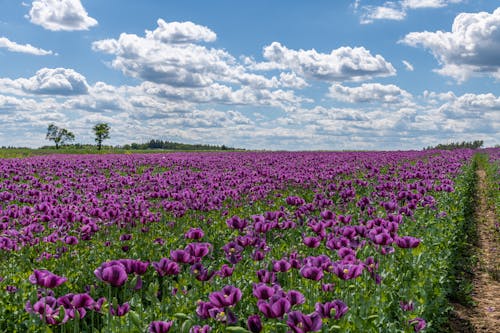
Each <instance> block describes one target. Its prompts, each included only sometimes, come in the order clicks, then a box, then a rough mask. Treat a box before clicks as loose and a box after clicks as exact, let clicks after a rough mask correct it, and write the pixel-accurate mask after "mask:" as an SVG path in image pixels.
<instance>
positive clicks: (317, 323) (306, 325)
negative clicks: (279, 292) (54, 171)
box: [286, 311, 323, 333]
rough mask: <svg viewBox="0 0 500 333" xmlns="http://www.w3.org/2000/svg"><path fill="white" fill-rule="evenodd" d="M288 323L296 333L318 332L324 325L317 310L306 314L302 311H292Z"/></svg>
mask: <svg viewBox="0 0 500 333" xmlns="http://www.w3.org/2000/svg"><path fill="white" fill-rule="evenodd" d="M286 324H287V325H288V327H290V329H291V330H292V332H295V333H305V332H317V331H319V330H320V329H321V326H322V325H323V323H322V321H321V316H320V315H319V314H318V313H317V312H313V313H311V314H309V315H305V314H303V313H302V312H300V311H292V312H290V313H289V314H288V319H287V321H286Z"/></svg>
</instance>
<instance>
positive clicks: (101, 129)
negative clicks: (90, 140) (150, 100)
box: [92, 123, 110, 150]
mask: <svg viewBox="0 0 500 333" xmlns="http://www.w3.org/2000/svg"><path fill="white" fill-rule="evenodd" d="M92 130H93V131H94V134H95V142H97V149H98V150H101V147H102V142H103V141H104V140H106V139H109V130H110V127H109V125H108V124H107V123H99V124H97V125H95V126H94V127H93V128H92Z"/></svg>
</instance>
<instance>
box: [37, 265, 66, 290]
mask: <svg viewBox="0 0 500 333" xmlns="http://www.w3.org/2000/svg"><path fill="white" fill-rule="evenodd" d="M29 280H30V282H31V283H33V284H37V285H39V286H40V287H44V288H50V289H52V288H55V287H57V286H60V285H61V284H63V283H64V282H66V281H67V280H68V279H67V278H65V277H62V276H58V275H56V274H54V273H52V272H50V271H48V270H45V269H42V270H38V269H35V270H34V271H33V274H31V275H30V277H29Z"/></svg>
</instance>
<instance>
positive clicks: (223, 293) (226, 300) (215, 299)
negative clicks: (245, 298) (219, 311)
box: [208, 285, 242, 308]
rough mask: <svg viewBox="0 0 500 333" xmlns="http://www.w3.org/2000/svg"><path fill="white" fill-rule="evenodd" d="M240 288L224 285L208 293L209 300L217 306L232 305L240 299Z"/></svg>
mask: <svg viewBox="0 0 500 333" xmlns="http://www.w3.org/2000/svg"><path fill="white" fill-rule="evenodd" d="M241 296H242V294H241V290H240V289H239V288H236V287H234V286H230V285H229V286H225V287H224V288H222V290H220V291H216V292H213V293H211V294H210V295H208V299H209V300H210V302H211V303H212V304H213V305H215V306H216V307H219V308H224V307H228V306H234V305H235V304H236V303H238V302H239V300H240V299H241Z"/></svg>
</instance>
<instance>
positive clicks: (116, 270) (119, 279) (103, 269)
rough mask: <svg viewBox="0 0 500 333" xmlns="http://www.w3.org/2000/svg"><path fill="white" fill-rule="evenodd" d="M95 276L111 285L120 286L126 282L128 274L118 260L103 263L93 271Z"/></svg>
mask: <svg viewBox="0 0 500 333" xmlns="http://www.w3.org/2000/svg"><path fill="white" fill-rule="evenodd" d="M94 274H95V276H96V277H97V278H98V279H99V280H101V281H103V282H106V283H109V284H110V285H112V286H113V287H121V286H123V285H124V284H125V282H127V279H128V275H127V271H126V270H125V267H124V266H123V264H121V263H120V262H118V261H109V262H105V263H103V264H102V265H101V266H100V267H99V268H97V269H96V270H95V271H94Z"/></svg>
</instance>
